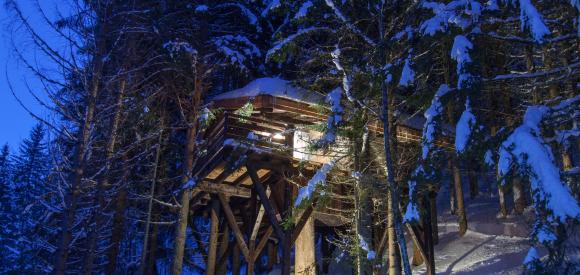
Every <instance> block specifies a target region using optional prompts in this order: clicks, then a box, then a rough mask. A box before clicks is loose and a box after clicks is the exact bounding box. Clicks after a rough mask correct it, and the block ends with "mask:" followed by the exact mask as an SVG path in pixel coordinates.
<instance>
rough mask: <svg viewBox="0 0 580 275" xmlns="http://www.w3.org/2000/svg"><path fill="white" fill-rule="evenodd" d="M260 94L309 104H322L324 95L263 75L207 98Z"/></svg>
mask: <svg viewBox="0 0 580 275" xmlns="http://www.w3.org/2000/svg"><path fill="white" fill-rule="evenodd" d="M260 95H271V96H275V97H281V98H286V99H290V100H295V101H298V102H302V103H306V104H310V105H316V104H323V103H324V99H325V97H324V95H321V94H319V93H317V92H313V91H307V90H305V89H302V88H298V87H295V86H293V85H292V83H291V82H290V81H288V80H284V79H281V78H277V77H263V78H256V79H254V80H252V81H251V82H250V83H248V84H247V85H246V86H244V87H242V88H239V89H236V90H232V91H229V92H225V93H221V94H217V95H214V96H211V97H210V98H209V100H211V101H215V100H225V99H233V98H241V97H250V98H253V97H257V96H260Z"/></svg>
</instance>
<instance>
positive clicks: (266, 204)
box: [247, 165, 285, 240]
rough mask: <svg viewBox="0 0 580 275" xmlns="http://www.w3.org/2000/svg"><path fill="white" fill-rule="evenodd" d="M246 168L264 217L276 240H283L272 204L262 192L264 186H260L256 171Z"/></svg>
mask: <svg viewBox="0 0 580 275" xmlns="http://www.w3.org/2000/svg"><path fill="white" fill-rule="evenodd" d="M247 167H248V173H249V174H250V178H251V179H252V182H253V184H252V186H253V187H254V190H256V192H257V193H258V196H259V197H260V201H261V202H262V205H263V206H264V210H265V211H266V215H267V216H268V219H269V220H270V223H271V224H272V226H273V227H274V232H276V235H277V236H278V238H280V240H284V238H285V234H284V230H282V227H281V226H280V224H279V223H278V219H277V218H276V211H275V210H274V208H273V207H272V204H271V203H270V200H269V199H268V196H267V195H266V190H264V186H263V185H262V183H261V182H260V179H259V178H258V174H257V173H256V169H255V168H254V167H253V166H251V165H248V166H247Z"/></svg>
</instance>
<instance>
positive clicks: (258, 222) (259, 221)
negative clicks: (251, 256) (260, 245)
mask: <svg viewBox="0 0 580 275" xmlns="http://www.w3.org/2000/svg"><path fill="white" fill-rule="evenodd" d="M266 195H267V197H268V198H270V186H268V187H267V189H266ZM264 213H265V210H264V206H263V205H261V206H260V210H258V215H257V217H256V222H255V223H254V228H253V229H252V234H250V250H253V249H254V248H255V246H256V238H257V237H258V231H259V230H260V225H261V224H262V219H263V218H264Z"/></svg>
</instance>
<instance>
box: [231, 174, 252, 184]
mask: <svg viewBox="0 0 580 275" xmlns="http://www.w3.org/2000/svg"><path fill="white" fill-rule="evenodd" d="M248 177H249V175H248V171H246V172H245V173H243V174H242V175H241V176H239V177H238V178H237V179H236V180H234V181H233V182H232V185H234V186H240V184H242V182H244V180H246V179H247V178H248Z"/></svg>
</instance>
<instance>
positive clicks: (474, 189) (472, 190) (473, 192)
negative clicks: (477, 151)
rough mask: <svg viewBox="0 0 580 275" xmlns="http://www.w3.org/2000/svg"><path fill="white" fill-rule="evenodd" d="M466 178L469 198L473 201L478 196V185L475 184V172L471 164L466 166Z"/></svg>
mask: <svg viewBox="0 0 580 275" xmlns="http://www.w3.org/2000/svg"><path fill="white" fill-rule="evenodd" d="M467 173H468V174H467V176H468V180H469V197H470V198H471V199H472V200H473V199H475V198H476V197H477V195H479V184H478V182H477V170H476V168H475V165H474V164H473V163H472V164H470V165H469V166H468V171H467Z"/></svg>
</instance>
